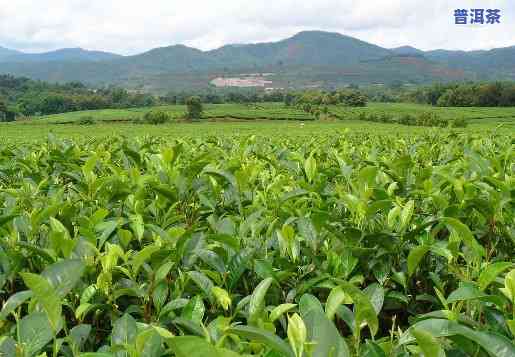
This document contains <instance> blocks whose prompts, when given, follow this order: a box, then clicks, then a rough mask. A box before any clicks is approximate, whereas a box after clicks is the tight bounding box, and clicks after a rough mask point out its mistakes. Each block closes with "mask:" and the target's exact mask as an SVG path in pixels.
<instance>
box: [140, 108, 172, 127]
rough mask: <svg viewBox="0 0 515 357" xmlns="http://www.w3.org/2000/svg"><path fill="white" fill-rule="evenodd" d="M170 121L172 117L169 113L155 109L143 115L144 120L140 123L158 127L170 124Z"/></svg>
mask: <svg viewBox="0 0 515 357" xmlns="http://www.w3.org/2000/svg"><path fill="white" fill-rule="evenodd" d="M170 120H171V117H170V115H169V114H168V113H167V112H165V111H163V110H157V109H155V110H151V111H149V112H147V113H145V115H143V118H142V119H141V120H140V121H138V122H139V123H145V124H154V125H158V124H165V123H168V122H169V121H170Z"/></svg>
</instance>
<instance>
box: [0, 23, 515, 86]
mask: <svg viewBox="0 0 515 357" xmlns="http://www.w3.org/2000/svg"><path fill="white" fill-rule="evenodd" d="M4 51H6V50H5V49H2V50H0V73H10V74H14V75H23V76H28V77H31V78H36V79H42V80H48V81H56V82H66V81H72V80H79V81H82V82H86V83H89V84H92V85H103V84H117V85H121V86H125V87H127V88H134V89H140V90H146V91H158V92H163V91H167V90H170V89H193V88H200V87H207V86H208V85H209V83H210V80H211V79H213V78H216V77H239V76H244V75H249V74H255V73H273V75H272V76H271V77H269V78H267V79H270V80H271V81H272V82H273V86H274V87H281V88H284V87H294V88H300V87H317V86H324V87H338V86H343V85H348V84H351V83H353V84H371V83H377V84H387V83H391V82H399V81H401V82H405V83H415V84H417V83H430V82H434V81H450V80H452V81H455V80H458V81H459V80H469V79H502V80H506V79H515V47H508V48H499V49H494V50H490V51H471V52H465V51H446V50H437V51H428V52H424V51H422V50H419V49H417V48H414V47H411V46H403V47H398V48H394V49H386V48H383V47H380V46H376V45H374V44H371V43H367V42H364V41H361V40H358V39H356V38H353V37H349V36H344V35H342V34H338V33H331V32H322V31H305V32H300V33H298V34H297V35H295V36H293V37H291V38H287V39H284V40H281V41H278V42H269V43H256V44H243V45H226V46H223V47H221V48H218V49H215V50H211V51H201V50H198V49H195V48H190V47H187V46H183V45H175V46H169V47H161V48H156V49H153V50H150V51H148V52H145V53H142V54H138V55H134V56H119V55H115V54H112V53H106V52H97V51H87V50H83V49H63V50H57V51H52V52H48V53H43V54H20V53H14V54H12V53H11V54H10V55H9V54H4V55H2V53H4ZM7 51H9V50H7Z"/></svg>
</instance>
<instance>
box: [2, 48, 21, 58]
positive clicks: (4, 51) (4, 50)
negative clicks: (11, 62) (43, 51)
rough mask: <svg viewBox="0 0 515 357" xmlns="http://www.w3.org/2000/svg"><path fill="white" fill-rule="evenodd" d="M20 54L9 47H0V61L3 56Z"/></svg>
mask: <svg viewBox="0 0 515 357" xmlns="http://www.w3.org/2000/svg"><path fill="white" fill-rule="evenodd" d="M19 54H21V52H19V51H15V50H11V49H9V48H5V47H0V61H2V60H3V59H4V58H8V57H11V56H16V55H19Z"/></svg>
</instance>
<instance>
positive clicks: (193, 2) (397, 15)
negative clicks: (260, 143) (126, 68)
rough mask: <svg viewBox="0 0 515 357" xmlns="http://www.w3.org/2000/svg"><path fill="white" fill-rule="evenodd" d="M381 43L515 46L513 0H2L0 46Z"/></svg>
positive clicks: (123, 49)
mask: <svg viewBox="0 0 515 357" xmlns="http://www.w3.org/2000/svg"><path fill="white" fill-rule="evenodd" d="M456 7H460V8H466V9H470V8H475V7H479V8H499V9H501V10H502V16H503V17H502V21H501V24H499V25H483V26H478V25H476V26H469V25H466V26H457V25H455V24H454V17H453V10H454V9H455V8H456ZM309 29H320V30H329V31H337V32H341V33H343V34H346V35H349V36H355V37H358V38H360V39H362V40H365V41H369V42H372V43H375V44H378V45H381V46H384V47H395V46H400V45H408V44H409V45H412V46H415V47H419V48H422V49H434V48H448V49H478V48H492V47H502V46H511V45H515V2H514V1H511V0H504V1H503V0H462V1H459V2H457V1H452V2H451V1H448V0H433V1H428V0H376V1H373V0H370V1H365V0H361V1H359V2H358V1H355V0H316V1H314V0H296V1H295V0H272V1H263V0H222V1H215V0H180V1H179V0H143V1H142V0H0V46H5V47H11V48H17V49H21V50H25V51H44V50H51V49H56V48H61V47H77V46H79V47H84V48H88V49H95V50H107V51H114V52H119V53H123V54H133V53H138V52H142V51H145V50H148V49H150V48H154V47H157V46H168V45H172V44H177V43H184V44H187V45H191V46H195V47H199V48H201V49H212V48H216V47H219V46H221V45H223V44H227V43H246V42H262V41H271V40H278V39H282V38H285V37H287V36H291V35H293V34H294V33H296V32H298V31H301V30H309Z"/></svg>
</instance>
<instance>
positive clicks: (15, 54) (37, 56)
mask: <svg viewBox="0 0 515 357" xmlns="http://www.w3.org/2000/svg"><path fill="white" fill-rule="evenodd" d="M4 50H7V49H4ZM120 57H122V56H120V55H116V54H114V53H109V52H102V51H88V50H84V49H82V48H63V49H59V50H55V51H50V52H43V53H23V52H19V51H13V50H7V52H6V55H5V56H2V55H1V50H0V62H15V63H27V62H99V61H107V60H112V59H116V58H120Z"/></svg>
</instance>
